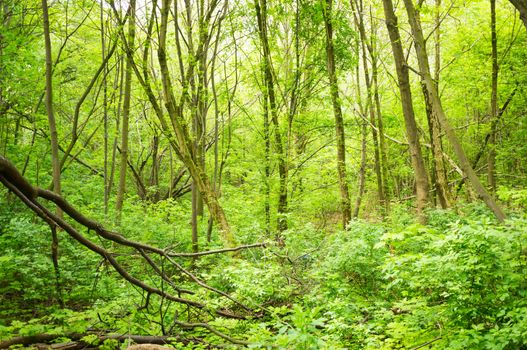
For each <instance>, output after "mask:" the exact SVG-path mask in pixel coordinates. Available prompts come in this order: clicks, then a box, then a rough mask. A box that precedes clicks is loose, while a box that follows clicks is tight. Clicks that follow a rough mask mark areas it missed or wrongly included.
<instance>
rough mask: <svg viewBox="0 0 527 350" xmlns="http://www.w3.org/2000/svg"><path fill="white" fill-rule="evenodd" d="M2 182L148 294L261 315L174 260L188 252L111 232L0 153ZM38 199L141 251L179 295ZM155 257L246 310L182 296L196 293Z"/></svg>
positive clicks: (222, 312) (202, 307) (201, 307)
mask: <svg viewBox="0 0 527 350" xmlns="http://www.w3.org/2000/svg"><path fill="white" fill-rule="evenodd" d="M0 182H1V183H2V184H3V185H4V186H5V187H6V188H7V189H8V190H10V191H11V192H12V193H14V194H15V195H16V196H17V197H19V198H20V200H21V201H22V202H23V203H24V204H25V205H26V206H27V207H28V208H29V209H31V210H32V211H33V212H34V213H35V214H37V215H38V216H39V217H40V218H41V219H43V220H44V221H46V223H48V224H49V225H50V226H52V227H60V228H61V229H62V230H63V231H64V232H66V233H67V234H69V235H70V236H71V237H72V238H73V239H75V240H76V241H77V242H79V243H80V244H82V245H83V246H85V247H86V248H88V249H89V250H91V251H93V252H95V253H97V254H99V255H100V256H102V257H103V258H104V259H106V260H107V261H108V263H109V264H110V265H111V266H112V267H113V268H114V269H115V271H117V272H118V273H119V275H121V277H123V278H124V279H125V280H126V281H128V282H129V283H131V284H133V285H135V286H137V287H139V288H141V289H142V290H144V291H146V292H147V293H150V294H156V295H159V296H160V297H162V298H165V299H167V300H171V301H173V302H177V303H181V304H185V305H188V306H190V307H193V308H195V309H199V310H204V311H207V312H212V313H215V314H216V315H219V316H223V317H228V318H246V317H247V316H251V317H255V316H258V315H257V314H256V312H255V311H254V310H253V309H252V308H251V307H249V306H247V305H245V304H243V303H241V302H239V301H237V300H236V299H234V298H232V297H231V296H229V295H228V294H226V293H224V292H222V291H220V290H218V289H216V288H213V287H211V286H209V285H207V284H206V283H204V282H203V281H201V280H200V279H199V278H198V277H196V276H195V275H193V274H192V273H191V272H190V271H188V270H186V269H185V268H184V267H183V266H181V264H179V263H177V262H176V261H175V260H174V257H177V256H181V257H185V256H186V254H185V253H175V252H171V251H169V250H165V249H161V248H158V247H154V246H150V245H147V244H144V243H141V242H136V241H132V240H129V239H127V238H125V237H124V236H122V235H121V234H119V233H117V232H112V231H109V230H107V229H105V228H104V227H103V225H102V224H100V223H98V222H96V221H94V220H91V219H89V218H87V217H85V216H84V215H83V214H81V213H80V212H79V211H78V210H76V209H75V208H74V207H73V206H72V205H71V204H70V203H68V202H67V201H66V200H65V199H64V198H62V197H61V196H59V195H57V194H56V193H54V192H51V191H48V190H45V189H42V188H39V187H35V186H32V185H31V184H30V183H29V182H28V181H27V180H26V179H25V178H24V177H23V176H22V175H21V174H20V173H19V171H18V170H17V169H16V168H15V166H14V165H13V164H11V162H10V161H9V160H8V159H6V158H5V157H2V156H0ZM39 198H41V199H45V200H48V201H51V202H53V203H54V204H55V205H57V206H58V207H59V208H60V209H62V210H63V212H64V213H65V214H67V215H68V216H69V217H70V218H71V219H73V220H74V221H75V222H76V223H77V224H79V225H81V226H84V227H85V228H87V229H88V230H92V231H93V232H95V233H96V234H97V235H98V236H99V237H100V238H101V239H105V240H109V241H112V242H114V243H116V244H117V245H119V246H123V247H128V248H131V249H134V250H135V251H136V252H137V253H138V258H139V256H141V257H142V258H143V259H144V260H143V261H144V262H146V264H147V266H150V268H151V269H152V270H153V271H154V273H156V274H157V276H158V277H159V278H160V279H162V280H164V281H166V282H167V283H168V284H169V285H170V286H171V287H172V288H173V290H174V291H175V292H176V294H171V293H169V292H166V291H164V290H160V289H158V288H156V287H153V286H151V285H149V284H148V283H146V282H144V281H142V280H140V279H138V278H136V277H134V276H133V275H131V274H130V273H129V272H128V271H127V270H126V268H125V267H124V266H123V265H122V264H120V263H119V262H118V261H117V260H116V258H115V257H114V254H113V253H112V252H110V251H109V250H107V249H105V248H104V247H103V246H102V245H99V244H96V243H94V242H93V241H92V240H90V239H89V238H88V237H86V236H85V235H83V234H82V233H80V232H79V230H78V229H76V228H75V227H74V226H73V225H71V224H70V223H69V222H67V221H66V220H65V219H63V218H61V217H59V216H57V215H56V214H55V213H54V212H52V211H50V210H49V209H48V208H47V207H46V206H44V205H43V204H41V203H40V202H39V201H38V199H39ZM259 246H264V244H253V245H247V246H242V247H239V248H232V249H223V250H217V251H210V252H203V253H201V255H207V254H215V253H221V252H225V251H236V250H239V249H244V248H252V247H259ZM153 256H158V257H159V258H161V259H164V260H165V261H168V262H169V263H170V264H171V265H172V266H173V267H175V268H176V269H177V270H179V271H180V274H181V275H183V276H185V277H186V278H188V279H189V280H191V281H193V282H194V283H196V284H197V285H199V286H200V287H202V288H205V289H208V290H210V291H212V292H214V293H216V294H218V295H221V296H222V297H225V298H227V299H229V300H230V301H231V302H233V303H234V304H236V305H237V306H238V307H241V308H242V309H243V310H245V311H244V313H243V314H235V313H232V312H230V311H226V310H222V309H211V307H209V306H207V305H206V304H204V303H203V302H200V301H196V300H192V299H189V298H183V297H181V295H182V294H193V292H192V291H189V290H186V289H182V288H179V287H178V286H177V285H176V282H175V281H174V280H172V278H170V277H169V276H168V275H167V274H165V273H162V271H163V269H161V268H160V267H159V266H158V265H157V263H156V261H155V260H154V258H153ZM189 256H190V257H195V255H194V254H191V255H189ZM214 333H215V332H214ZM225 339H226V340H228V341H231V338H230V337H226V338H225Z"/></svg>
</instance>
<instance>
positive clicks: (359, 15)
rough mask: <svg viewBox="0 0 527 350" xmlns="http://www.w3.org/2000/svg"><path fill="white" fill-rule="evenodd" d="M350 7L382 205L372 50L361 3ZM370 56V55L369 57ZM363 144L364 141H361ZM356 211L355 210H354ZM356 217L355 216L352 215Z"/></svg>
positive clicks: (382, 189)
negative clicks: (359, 50) (357, 30)
mask: <svg viewBox="0 0 527 350" xmlns="http://www.w3.org/2000/svg"><path fill="white" fill-rule="evenodd" d="M351 4H352V6H354V8H355V9H356V11H354V12H355V16H354V19H355V25H356V26H357V28H358V29H359V34H360V42H361V51H362V65H363V72H364V80H365V81H366V92H367V107H368V108H367V110H368V111H369V115H370V125H371V135H372V141H373V156H374V158H373V159H374V170H375V176H376V179H377V193H378V196H379V202H380V203H381V204H382V205H384V202H385V196H384V186H383V183H382V182H383V179H382V173H381V157H380V151H379V135H378V134H377V130H378V128H377V118H376V115H375V106H374V103H373V98H374V96H373V95H374V92H373V87H372V84H373V82H372V79H370V68H369V66H368V52H370V53H371V52H372V48H370V49H369V50H367V48H366V47H367V46H368V45H369V44H368V37H367V35H366V29H365V26H364V19H363V18H364V16H363V6H362V1H358V0H357V3H356V4H353V1H352V2H351ZM370 56H371V55H370ZM363 143H364V140H363ZM355 210H357V209H355ZM354 217H356V215H354Z"/></svg>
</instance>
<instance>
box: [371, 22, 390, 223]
mask: <svg viewBox="0 0 527 350" xmlns="http://www.w3.org/2000/svg"><path fill="white" fill-rule="evenodd" d="M370 18H372V19H373V16H371V17H370ZM372 34H373V33H372ZM372 41H373V39H372ZM372 48H373V51H372V54H371V61H372V80H373V99H374V101H375V113H376V115H377V127H378V128H379V152H380V154H381V173H382V185H383V194H384V203H383V205H384V211H385V214H387V213H388V212H389V211H390V194H389V192H388V156H387V154H386V153H387V151H386V143H385V137H384V125H383V120H382V109H381V98H380V95H379V82H378V72H379V69H378V65H377V63H378V58H377V52H376V50H375V49H374V46H373V43H372Z"/></svg>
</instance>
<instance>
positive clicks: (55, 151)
mask: <svg viewBox="0 0 527 350" xmlns="http://www.w3.org/2000/svg"><path fill="white" fill-rule="evenodd" d="M42 19H43V25H44V44H45V50H46V96H45V104H46V110H47V114H48V122H49V134H50V139H51V164H52V168H53V191H54V192H55V193H56V194H57V195H59V196H60V194H61V189H60V158H59V143H58V133H57V124H56V120H55V114H54V112H53V60H52V58H51V35H50V30H49V13H48V2H47V0H42ZM56 213H57V216H58V217H60V218H62V210H60V208H59V207H58V206H57V211H56ZM50 228H51V260H52V262H53V268H54V271H55V289H56V293H57V300H58V302H59V304H60V305H61V306H64V301H63V299H62V288H61V284H60V269H59V256H58V254H59V252H58V249H59V238H58V236H57V227H56V226H54V225H50Z"/></svg>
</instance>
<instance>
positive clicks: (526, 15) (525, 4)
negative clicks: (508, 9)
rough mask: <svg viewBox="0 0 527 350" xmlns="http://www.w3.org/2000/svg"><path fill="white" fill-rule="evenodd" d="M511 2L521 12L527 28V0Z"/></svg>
mask: <svg viewBox="0 0 527 350" xmlns="http://www.w3.org/2000/svg"><path fill="white" fill-rule="evenodd" d="M510 2H511V4H512V5H514V7H515V8H516V9H517V10H518V11H519V12H520V18H521V20H522V21H523V24H524V25H525V29H527V0H510Z"/></svg>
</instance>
